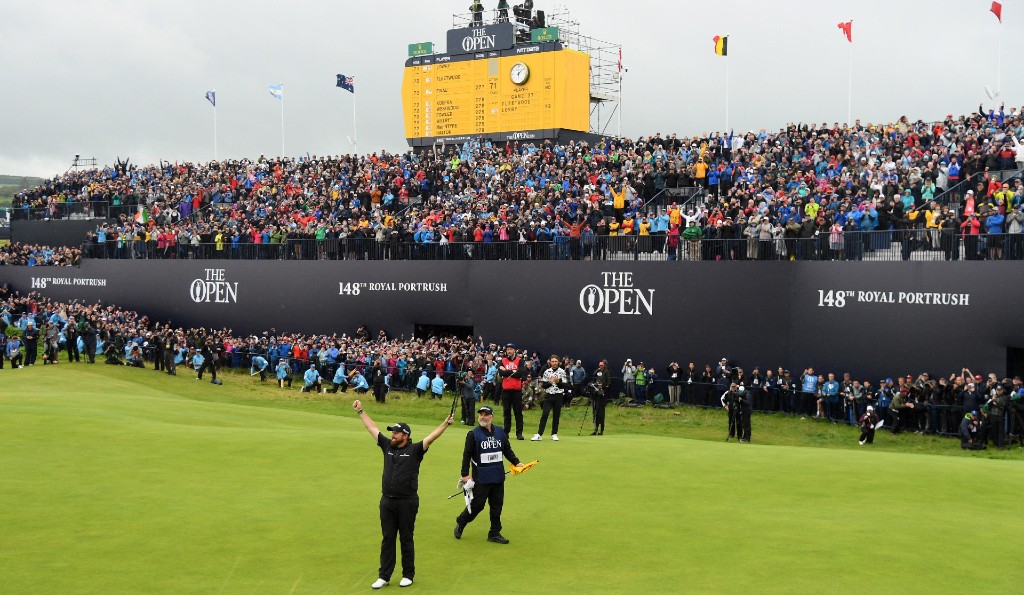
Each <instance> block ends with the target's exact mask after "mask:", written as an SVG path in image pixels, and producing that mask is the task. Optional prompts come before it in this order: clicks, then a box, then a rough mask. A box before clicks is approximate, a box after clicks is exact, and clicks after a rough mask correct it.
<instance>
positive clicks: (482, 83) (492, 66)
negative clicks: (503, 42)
mask: <svg viewBox="0 0 1024 595" xmlns="http://www.w3.org/2000/svg"><path fill="white" fill-rule="evenodd" d="M543 46H549V47H551V48H552V49H549V50H548V51H544V49H545V48H544V47H543ZM402 106H403V110H404V114H405V136H406V138H408V139H409V140H410V141H414V140H433V139H437V138H448V137H475V136H484V137H487V136H490V135H496V134H499V133H517V132H521V133H529V132H530V131H539V130H551V129H567V130H574V131H579V132H586V131H587V130H588V129H589V126H590V111H589V110H590V56H588V55H586V54H584V53H581V52H577V51H574V50H568V49H561V48H560V47H558V46H557V45H556V44H543V45H536V46H529V47H525V48H517V49H514V50H507V51H502V52H488V53H487V54H467V55H461V56H446V55H441V56H427V57H423V58H413V59H410V60H409V61H408V62H407V63H406V68H405V77H404V79H403V80H402ZM524 138H533V137H532V136H524ZM416 144H422V143H416Z"/></svg>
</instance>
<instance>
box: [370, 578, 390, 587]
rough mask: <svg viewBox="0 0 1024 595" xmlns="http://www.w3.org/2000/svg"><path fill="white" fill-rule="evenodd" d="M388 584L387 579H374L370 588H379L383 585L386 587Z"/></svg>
mask: <svg viewBox="0 0 1024 595" xmlns="http://www.w3.org/2000/svg"><path fill="white" fill-rule="evenodd" d="M387 584H388V582H387V581H386V580H384V579H382V578H379V579H377V580H375V581H373V584H372V585H370V588H371V589H379V588H381V587H386V586H387Z"/></svg>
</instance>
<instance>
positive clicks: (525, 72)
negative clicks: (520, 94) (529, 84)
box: [509, 62, 530, 85]
mask: <svg viewBox="0 0 1024 595" xmlns="http://www.w3.org/2000/svg"><path fill="white" fill-rule="evenodd" d="M509 74H510V76H511V78H512V82H513V83H515V84H517V85H522V84H524V83H525V82H526V80H527V79H528V78H530V67H529V66H527V65H526V64H523V63H522V62H516V63H515V64H514V65H512V71H511V72H510V73H509Z"/></svg>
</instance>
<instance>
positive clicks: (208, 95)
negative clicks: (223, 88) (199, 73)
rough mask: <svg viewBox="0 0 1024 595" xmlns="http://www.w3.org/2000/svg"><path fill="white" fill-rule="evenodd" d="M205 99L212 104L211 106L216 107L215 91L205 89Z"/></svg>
mask: <svg viewBox="0 0 1024 595" xmlns="http://www.w3.org/2000/svg"><path fill="white" fill-rule="evenodd" d="M206 100H207V101H209V102H210V104H211V105H213V107H217V92H216V91H207V92H206Z"/></svg>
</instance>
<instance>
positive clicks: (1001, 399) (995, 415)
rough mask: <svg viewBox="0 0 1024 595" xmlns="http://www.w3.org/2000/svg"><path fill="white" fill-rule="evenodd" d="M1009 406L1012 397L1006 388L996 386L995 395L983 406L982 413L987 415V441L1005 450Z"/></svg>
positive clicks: (1000, 385)
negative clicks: (1007, 409)
mask: <svg viewBox="0 0 1024 595" xmlns="http://www.w3.org/2000/svg"><path fill="white" fill-rule="evenodd" d="M1009 405H1010V397H1009V396H1008V395H1007V394H1006V387H1004V386H1003V385H1002V384H999V385H996V388H995V394H993V395H992V396H991V397H989V399H988V401H986V402H985V405H984V406H982V411H984V412H985V413H986V424H985V425H986V427H987V428H986V432H985V441H986V442H988V440H989V439H991V440H992V441H993V442H995V445H996V448H1004V447H1005V445H1006V408H1007V407H1009Z"/></svg>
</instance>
